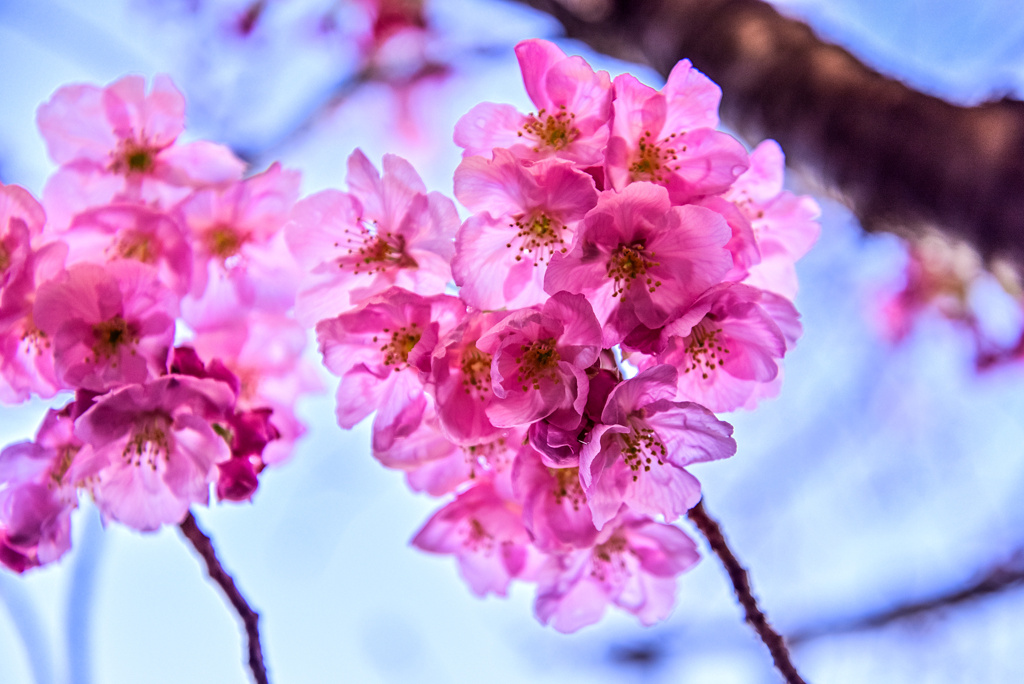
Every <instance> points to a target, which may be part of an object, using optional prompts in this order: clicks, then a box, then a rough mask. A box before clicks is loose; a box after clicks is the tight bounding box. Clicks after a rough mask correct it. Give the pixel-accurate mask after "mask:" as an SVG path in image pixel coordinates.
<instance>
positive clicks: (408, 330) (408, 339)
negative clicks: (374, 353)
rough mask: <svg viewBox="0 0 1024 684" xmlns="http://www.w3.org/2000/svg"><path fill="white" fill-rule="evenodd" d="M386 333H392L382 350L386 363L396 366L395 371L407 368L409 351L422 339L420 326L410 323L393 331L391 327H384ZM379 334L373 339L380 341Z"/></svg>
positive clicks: (386, 364)
mask: <svg viewBox="0 0 1024 684" xmlns="http://www.w3.org/2000/svg"><path fill="white" fill-rule="evenodd" d="M384 333H391V339H390V340H388V341H387V342H385V343H384V344H383V345H382V346H381V348H380V350H381V351H382V352H384V365H385V366H394V367H395V372H396V373H397V372H398V371H400V370H402V369H403V368H406V367H407V365H408V362H409V352H411V351H412V348H413V347H415V346H416V343H417V342H419V341H420V337H421V336H422V335H423V333H421V332H420V329H419V326H418V325H416V324H415V323H410V324H409V325H408V326H405V325H403V326H402V327H400V328H399V329H398V330H394V331H392V330H391V329H390V328H384ZM378 338H379V336H378V335H374V336H373V341H374V342H378V341H379V339H378Z"/></svg>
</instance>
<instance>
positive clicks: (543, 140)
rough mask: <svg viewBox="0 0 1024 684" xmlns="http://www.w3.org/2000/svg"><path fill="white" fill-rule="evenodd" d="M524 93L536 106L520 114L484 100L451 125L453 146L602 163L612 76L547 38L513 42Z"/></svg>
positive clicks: (469, 150)
mask: <svg viewBox="0 0 1024 684" xmlns="http://www.w3.org/2000/svg"><path fill="white" fill-rule="evenodd" d="M516 57H518V58H519V66H520V68H521V69H522V72H523V82H524V84H525V85H526V92H527V94H529V96H530V99H531V100H532V101H533V104H534V105H535V106H536V107H537V112H536V113H535V114H529V115H523V114H520V113H519V112H517V111H516V109H515V108H514V107H512V106H511V105H498V104H493V103H490V102H485V103H482V104H479V105H477V106H476V107H473V109H471V110H469V112H467V113H466V114H465V115H464V116H463V117H462V118H461V119H459V121H458V123H456V124H455V144H456V145H458V146H459V147H462V148H464V149H465V153H464V154H465V155H466V156H476V155H482V156H484V157H489V156H490V155H491V152H492V150H494V149H495V148H498V147H501V148H506V149H509V150H510V151H511V152H512V154H514V155H515V156H517V157H520V158H523V159H542V158H545V157H550V156H556V157H559V158H560V159H566V160H568V161H571V162H574V163H576V164H578V165H580V166H594V165H600V164H601V163H602V162H603V161H604V147H605V144H606V143H607V141H608V123H609V119H610V117H611V95H612V93H611V80H610V78H609V76H608V72H606V71H598V72H596V73H595V72H594V70H593V69H592V68H591V67H590V65H589V64H587V62H586V61H585V60H584V59H583V58H582V57H579V56H575V55H574V56H572V57H567V56H566V55H565V53H564V52H562V51H561V50H560V49H559V48H558V47H557V46H555V45H554V44H553V43H550V42H548V41H546V40H536V39H534V40H527V41H523V42H522V43H519V45H517V46H516Z"/></svg>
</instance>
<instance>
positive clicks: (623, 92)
mask: <svg viewBox="0 0 1024 684" xmlns="http://www.w3.org/2000/svg"><path fill="white" fill-rule="evenodd" d="M614 90H615V97H614V100H613V102H612V109H613V112H614V115H613V122H612V133H611V138H610V139H609V140H608V156H607V164H606V166H605V173H606V175H607V178H608V180H609V182H610V184H611V187H613V188H615V189H616V190H622V189H623V188H625V187H626V186H627V185H628V184H629V183H633V182H636V181H649V182H652V183H659V184H661V185H664V186H665V187H666V188H667V189H668V193H669V196H670V197H671V198H672V202H673V204H682V203H684V202H689V201H692V200H694V199H696V198H699V197H702V196H705V195H717V194H719V193H721V192H724V191H725V190H727V189H728V188H729V186H731V185H732V184H733V181H735V180H736V177H737V176H739V175H740V174H741V173H743V171H745V170H746V169H747V163H748V162H747V152H746V150H745V149H744V148H743V145H742V144H741V143H740V142H739V141H738V140H736V139H735V138H733V137H732V136H731V135H729V134H727V133H722V132H721V131H716V130H715V129H714V128H713V127H714V126H716V125H717V124H718V111H717V110H718V100H719V98H720V97H721V91H720V90H719V89H718V86H716V85H715V84H713V83H712V82H711V81H710V80H708V78H707V77H706V76H704V75H703V74H701V73H700V72H698V71H696V70H695V69H694V68H693V67H692V66H691V65H690V62H689V61H688V60H682V61H681V62H679V63H678V64H676V66H675V67H674V68H673V69H672V72H671V73H670V74H669V77H668V81H667V82H666V83H665V87H664V88H663V89H662V90H661V91H655V90H654V89H653V88H651V87H649V86H646V85H644V84H642V83H640V81H638V80H637V79H636V77H634V76H632V75H630V74H622V75H620V76H617V77H616V78H615V83H614Z"/></svg>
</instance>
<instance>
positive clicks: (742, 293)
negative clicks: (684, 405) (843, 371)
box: [639, 284, 800, 412]
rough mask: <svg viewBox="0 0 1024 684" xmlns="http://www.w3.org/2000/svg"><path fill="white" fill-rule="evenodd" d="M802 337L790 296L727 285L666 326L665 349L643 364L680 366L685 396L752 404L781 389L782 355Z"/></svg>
mask: <svg viewBox="0 0 1024 684" xmlns="http://www.w3.org/2000/svg"><path fill="white" fill-rule="evenodd" d="M799 335H800V322H799V314H797V312H796V309H795V308H793V305H792V304H791V303H790V302H789V300H787V299H785V298H783V297H780V296H779V295H776V294H773V293H770V292H765V291H763V290H758V289H756V288H752V287H748V286H745V285H738V284H727V285H722V286H719V287H716V288H713V289H711V290H709V291H708V293H707V294H705V295H704V296H703V297H701V298H700V299H699V300H698V301H697V302H696V303H695V304H694V305H693V307H691V309H690V310H689V311H687V312H686V313H685V314H683V315H682V316H681V317H680V318H678V319H676V320H674V321H672V322H671V323H669V324H668V325H666V326H665V328H664V329H663V330H662V341H663V342H664V344H665V351H664V352H663V353H661V354H658V355H657V357H656V358H650V359H648V360H646V361H644V362H642V363H640V364H639V366H640V367H641V368H648V367H651V366H653V365H655V364H659V363H663V364H669V365H671V366H673V367H675V368H678V369H679V373H678V376H677V379H678V388H679V392H680V396H681V397H682V398H684V399H687V400H691V401H696V402H698V403H699V404H702V405H704V406H706V407H707V408H709V409H711V410H712V411H715V412H719V411H732V410H734V409H736V408H740V407H744V408H753V407H754V405H755V404H756V403H757V400H758V399H760V398H763V397H765V396H772V395H774V394H775V393H776V392H777V391H778V383H777V382H775V380H776V379H777V378H778V379H779V380H781V377H780V365H781V360H782V357H783V355H784V354H785V353H786V350H787V349H788V348H789V347H790V346H791V345H792V344H793V343H794V342H795V341H796V339H797V337H799Z"/></svg>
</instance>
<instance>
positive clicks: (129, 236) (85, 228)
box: [60, 203, 192, 296]
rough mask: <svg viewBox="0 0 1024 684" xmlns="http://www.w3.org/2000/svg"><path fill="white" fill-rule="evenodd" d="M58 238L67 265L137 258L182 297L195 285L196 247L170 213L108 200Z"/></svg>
mask: <svg viewBox="0 0 1024 684" xmlns="http://www.w3.org/2000/svg"><path fill="white" fill-rule="evenodd" d="M60 238H61V239H62V240H63V241H64V242H66V243H67V244H68V259H67V261H68V264H75V263H79V262H82V261H87V262H92V263H96V264H104V263H109V262H112V261H120V260H124V261H137V262H139V263H141V264H146V265H147V266H150V267H152V268H153V269H154V270H155V271H156V272H157V274H158V276H159V279H160V281H161V282H162V283H164V284H165V285H167V286H168V287H170V288H171V289H172V290H174V291H175V292H176V293H177V294H178V295H179V296H184V295H185V293H187V292H188V290H189V288H190V287H191V285H192V247H191V246H190V242H189V240H188V237H187V235H186V234H185V231H184V227H183V226H182V224H181V223H179V222H178V221H177V220H176V219H175V218H174V217H173V216H172V215H171V214H168V213H167V212H165V211H161V210H157V209H150V208H147V207H145V206H141V205H138V204H126V203H121V204H110V205H107V206H103V207H97V208H95V209H89V210H87V211H83V212H81V213H79V214H77V215H76V216H75V218H74V220H72V222H71V225H70V226H69V227H68V228H67V230H65V231H62V232H61V233H60Z"/></svg>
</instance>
